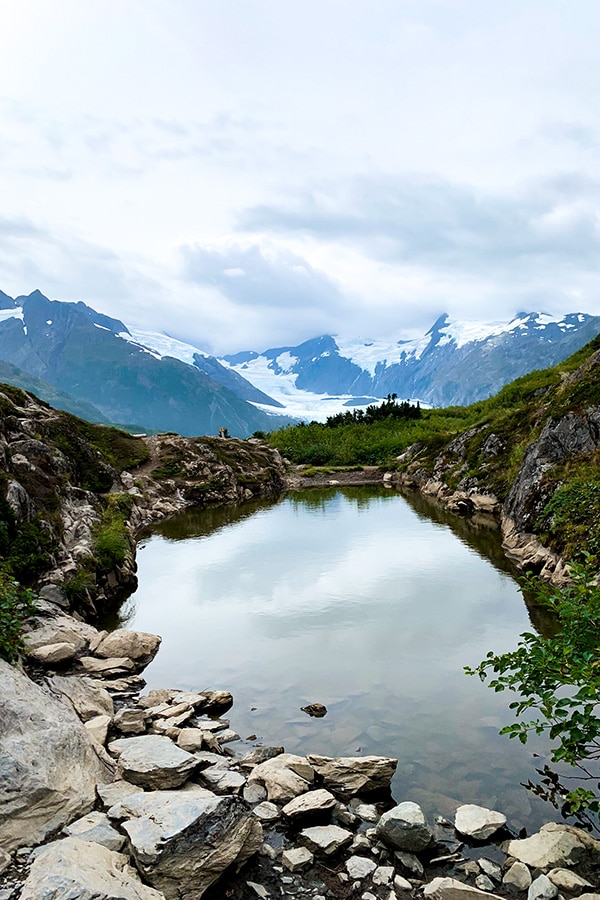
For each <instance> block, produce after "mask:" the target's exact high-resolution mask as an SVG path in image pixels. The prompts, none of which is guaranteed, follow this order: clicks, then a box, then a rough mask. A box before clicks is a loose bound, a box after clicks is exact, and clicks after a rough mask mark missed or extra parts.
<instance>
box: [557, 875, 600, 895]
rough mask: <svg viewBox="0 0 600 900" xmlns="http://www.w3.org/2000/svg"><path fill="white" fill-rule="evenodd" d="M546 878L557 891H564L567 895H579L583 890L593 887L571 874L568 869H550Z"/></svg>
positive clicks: (579, 876)
mask: <svg viewBox="0 0 600 900" xmlns="http://www.w3.org/2000/svg"><path fill="white" fill-rule="evenodd" d="M548 878H549V879H550V881H551V882H552V884H555V885H556V887H557V888H558V890H559V891H566V892H567V893H568V894H580V893H581V892H582V891H583V889H584V888H591V887H594V885H593V884H590V882H589V881H586V880H585V878H582V877H581V875H578V874H577V873H576V872H571V870H570V869H551V870H550V872H548Z"/></svg>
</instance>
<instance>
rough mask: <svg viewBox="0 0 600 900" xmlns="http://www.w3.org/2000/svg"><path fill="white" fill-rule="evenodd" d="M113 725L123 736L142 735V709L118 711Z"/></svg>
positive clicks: (144, 728) (143, 722)
mask: <svg viewBox="0 0 600 900" xmlns="http://www.w3.org/2000/svg"><path fill="white" fill-rule="evenodd" d="M114 725H115V728H118V730H119V731H121V732H122V733H123V734H143V733H144V731H145V730H146V713H145V712H144V710H143V709H120V710H119V712H118V713H117V714H116V716H115V718H114Z"/></svg>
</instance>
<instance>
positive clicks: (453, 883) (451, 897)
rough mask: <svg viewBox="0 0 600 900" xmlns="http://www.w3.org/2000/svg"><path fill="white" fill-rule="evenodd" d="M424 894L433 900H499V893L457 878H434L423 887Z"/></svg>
mask: <svg viewBox="0 0 600 900" xmlns="http://www.w3.org/2000/svg"><path fill="white" fill-rule="evenodd" d="M423 896H424V897H432V898H433V900H485V898H494V900H498V895H497V894H490V893H488V892H487V891H480V890H479V889H478V888H474V887H471V886H470V885H469V884H464V883H463V882H462V881H458V880H457V879H456V878H434V879H433V881H430V882H429V884H426V885H425V887H424V888H423Z"/></svg>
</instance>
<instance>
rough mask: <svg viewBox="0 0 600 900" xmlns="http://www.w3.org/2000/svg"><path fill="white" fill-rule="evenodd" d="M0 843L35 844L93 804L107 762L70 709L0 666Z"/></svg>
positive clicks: (107, 774)
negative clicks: (100, 756) (96, 787)
mask: <svg viewBox="0 0 600 900" xmlns="http://www.w3.org/2000/svg"><path fill="white" fill-rule="evenodd" d="M0 722H1V723H2V727H1V728H0V844H1V845H2V847H3V848H4V849H5V850H12V849H13V848H16V847H21V846H23V845H26V844H29V845H31V844H32V843H39V842H40V841H42V840H44V838H46V837H47V836H48V835H49V834H51V833H52V832H54V831H56V830H58V829H60V828H62V827H63V826H64V825H66V824H67V822H70V821H71V820H72V819H74V818H76V817H78V816H81V815H83V814H84V813H86V812H88V811H89V810H90V809H91V808H92V807H93V805H94V801H95V796H96V795H95V786H96V783H98V782H104V781H111V780H112V778H113V771H112V767H111V763H110V760H109V759H108V758H106V760H105V761H104V762H103V761H101V759H100V758H99V750H98V748H97V746H96V745H95V744H94V743H93V741H92V739H91V738H90V736H89V734H88V733H87V731H86V729H85V728H84V726H83V725H82V723H81V722H80V720H79V719H78V717H77V715H76V714H75V712H74V711H73V709H72V708H71V707H70V706H65V705H64V704H63V703H61V702H59V701H58V700H57V699H56V698H55V697H54V696H53V695H52V694H51V693H50V692H49V691H48V690H46V689H44V688H41V687H40V686H39V685H37V684H34V683H33V682H32V681H30V680H29V678H27V677H26V676H25V675H23V674H22V673H21V672H20V671H19V670H18V669H15V668H13V667H12V666H9V665H8V664H7V663H5V662H2V661H0Z"/></svg>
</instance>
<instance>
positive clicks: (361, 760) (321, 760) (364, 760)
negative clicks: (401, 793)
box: [307, 754, 398, 797]
mask: <svg viewBox="0 0 600 900" xmlns="http://www.w3.org/2000/svg"><path fill="white" fill-rule="evenodd" d="M307 759H308V762H309V763H310V765H311V766H312V767H313V768H314V770H315V772H317V774H318V775H320V776H321V778H322V779H323V783H324V784H325V786H326V787H327V788H329V790H331V791H333V792H334V793H337V794H341V795H342V796H346V797H350V796H354V795H355V794H360V793H365V792H367V791H377V790H381V789H382V788H389V786H390V781H391V780H392V776H393V774H394V772H395V771H396V766H397V765H398V760H397V759H390V758H388V757H386V756H348V757H341V756H340V757H332V756H315V755H313V754H311V755H309V756H308V757H307Z"/></svg>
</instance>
